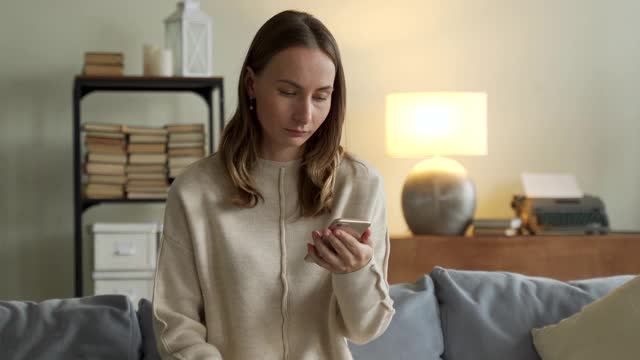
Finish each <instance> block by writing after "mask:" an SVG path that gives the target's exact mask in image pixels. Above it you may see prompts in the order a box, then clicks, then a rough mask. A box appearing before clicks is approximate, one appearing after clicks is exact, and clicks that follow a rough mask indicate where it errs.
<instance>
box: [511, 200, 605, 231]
mask: <svg viewBox="0 0 640 360" xmlns="http://www.w3.org/2000/svg"><path fill="white" fill-rule="evenodd" d="M511 207H512V208H513V210H514V211H515V213H516V216H518V217H519V218H520V219H521V220H522V227H523V230H525V231H527V232H529V233H531V234H538V235H552V234H606V233H608V232H609V219H608V218H607V214H606V212H605V207H604V203H603V202H602V200H600V198H598V197H596V196H591V195H585V196H583V197H581V198H558V199H555V198H529V197H526V196H522V195H515V196H514V197H513V200H512V202H511Z"/></svg>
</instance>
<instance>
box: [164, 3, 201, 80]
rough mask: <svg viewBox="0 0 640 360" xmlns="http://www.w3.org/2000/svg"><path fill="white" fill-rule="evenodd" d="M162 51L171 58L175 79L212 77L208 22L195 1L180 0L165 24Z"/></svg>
mask: <svg viewBox="0 0 640 360" xmlns="http://www.w3.org/2000/svg"><path fill="white" fill-rule="evenodd" d="M164 23H165V47H166V48H168V49H170V50H171V53H172V54H173V74H174V75H176V76H210V75H211V74H212V59H211V57H212V55H211V53H212V49H211V47H212V34H211V31H212V30H211V18H210V17H209V15H207V14H206V13H204V12H203V11H202V10H200V4H199V2H198V1H196V0H181V1H179V2H178V4H177V8H176V10H175V11H174V12H173V13H172V14H171V15H170V16H169V17H168V18H167V19H166V20H165V21H164Z"/></svg>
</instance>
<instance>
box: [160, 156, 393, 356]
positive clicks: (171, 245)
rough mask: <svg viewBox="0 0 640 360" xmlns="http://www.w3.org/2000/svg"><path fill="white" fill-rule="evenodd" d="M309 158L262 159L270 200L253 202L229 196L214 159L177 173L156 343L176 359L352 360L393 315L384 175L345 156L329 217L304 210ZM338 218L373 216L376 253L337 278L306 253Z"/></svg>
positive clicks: (258, 173) (258, 171)
mask: <svg viewBox="0 0 640 360" xmlns="http://www.w3.org/2000/svg"><path fill="white" fill-rule="evenodd" d="M299 169H300V160H294V161H289V162H274V161H268V160H259V162H258V164H257V165H256V168H255V169H254V170H253V175H254V176H255V180H256V185H257V187H258V189H259V191H260V192H261V193H262V195H263V196H264V202H262V201H260V202H259V203H258V205H257V206H256V207H254V208H249V209H246V208H238V207H236V206H234V205H231V204H230V203H229V201H228V199H229V196H230V195H231V194H233V188H232V185H231V182H230V180H229V179H228V177H227V175H226V173H225V171H224V167H223V165H222V162H221V161H220V159H219V157H218V156H217V155H213V156H211V157H209V158H206V159H204V160H202V161H200V162H198V163H196V164H194V165H192V166H191V167H190V168H188V169H187V170H186V171H185V172H184V173H183V174H182V175H181V176H180V177H178V178H177V179H176V180H175V181H174V183H173V185H172V187H171V190H170V192H169V197H168V199H167V203H166V210H165V220H164V233H163V239H162V244H161V247H160V254H159V259H158V268H157V272H156V277H155V286H154V292H153V320H154V321H153V322H154V331H155V333H156V339H157V341H158V348H159V351H160V354H161V355H162V357H163V358H168V359H225V360H236V359H237V360H258V359H260V360H270V359H279V360H281V359H291V360H306V359H332V360H340V359H351V354H350V353H349V350H348V347H347V343H346V341H345V338H347V339H349V340H351V341H353V342H355V343H364V342H367V341H370V340H372V339H374V338H375V337H377V336H379V335H380V334H382V332H384V330H385V329H386V328H387V326H388V324H389V322H390V320H391V317H392V316H393V314H394V309H393V302H392V300H391V298H390V297H389V291H388V284H387V281H386V275H387V263H388V258H389V237H388V234H387V222H386V221H387V219H386V208H385V196H384V191H383V186H382V180H381V177H380V175H379V174H378V173H377V172H376V171H375V170H374V169H373V168H372V167H370V166H369V165H367V164H365V163H363V162H360V161H354V160H348V159H347V160H344V161H343V162H342V164H341V166H340V168H339V172H338V177H337V180H336V184H335V200H334V202H333V205H332V212H331V214H326V215H322V216H318V217H313V218H303V217H300V216H299V215H298V214H299V208H298V181H297V180H298V172H299ZM336 217H350V218H359V219H369V220H370V221H371V222H372V227H371V230H372V235H371V239H373V240H374V241H375V243H374V247H375V254H374V257H373V259H372V261H371V262H370V263H369V264H368V265H366V266H365V267H364V268H362V269H360V270H358V271H355V272H352V273H348V274H333V273H331V272H329V271H328V270H326V269H324V268H321V267H320V266H318V265H316V264H315V263H310V262H306V261H304V257H305V255H306V253H307V250H306V244H307V243H308V242H312V238H311V232H312V231H313V230H315V229H317V230H320V229H322V228H324V227H326V226H328V224H329V223H330V222H331V220H332V219H334V218H336Z"/></svg>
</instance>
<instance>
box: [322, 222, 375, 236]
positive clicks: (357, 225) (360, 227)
mask: <svg viewBox="0 0 640 360" xmlns="http://www.w3.org/2000/svg"><path fill="white" fill-rule="evenodd" d="M369 226H371V223H370V222H369V221H367V220H359V219H347V218H338V219H335V220H333V221H332V222H331V224H330V225H329V229H339V228H345V227H349V228H351V229H353V230H355V231H356V232H357V233H358V234H360V235H361V236H362V234H363V233H364V232H365V231H366V230H367V229H368V228H369Z"/></svg>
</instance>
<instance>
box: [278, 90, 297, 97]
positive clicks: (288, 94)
mask: <svg viewBox="0 0 640 360" xmlns="http://www.w3.org/2000/svg"><path fill="white" fill-rule="evenodd" d="M280 94H282V95H284V96H295V94H296V93H295V92H293V91H286V90H280Z"/></svg>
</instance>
